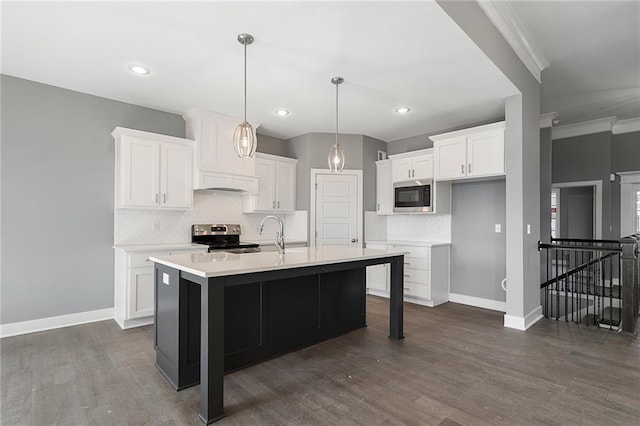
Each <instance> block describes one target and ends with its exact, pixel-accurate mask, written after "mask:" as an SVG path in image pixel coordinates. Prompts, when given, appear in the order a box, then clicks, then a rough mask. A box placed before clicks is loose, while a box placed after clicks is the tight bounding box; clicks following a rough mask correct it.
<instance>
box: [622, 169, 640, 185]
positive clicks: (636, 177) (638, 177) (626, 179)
mask: <svg viewBox="0 0 640 426" xmlns="http://www.w3.org/2000/svg"><path fill="white" fill-rule="evenodd" d="M616 174H617V175H618V176H620V183H621V184H622V183H640V171H637V172H617V173H616Z"/></svg>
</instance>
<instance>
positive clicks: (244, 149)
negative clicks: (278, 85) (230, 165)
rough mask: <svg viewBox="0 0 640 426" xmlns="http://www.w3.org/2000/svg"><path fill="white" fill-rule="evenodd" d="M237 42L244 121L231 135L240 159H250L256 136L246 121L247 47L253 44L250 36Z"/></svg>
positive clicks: (241, 36) (254, 147)
mask: <svg viewBox="0 0 640 426" xmlns="http://www.w3.org/2000/svg"><path fill="white" fill-rule="evenodd" d="M238 42H239V43H240V44H242V45H244V121H243V122H242V123H240V124H239V125H238V127H237V128H236V131H235V132H234V134H233V147H234V149H235V150H236V154H238V157H240V158H250V157H253V154H254V153H255V152H256V146H257V143H256V136H255V133H254V132H253V127H252V126H251V124H250V123H249V122H248V121H247V45H248V44H251V43H253V36H252V35H251V34H244V33H243V34H239V35H238Z"/></svg>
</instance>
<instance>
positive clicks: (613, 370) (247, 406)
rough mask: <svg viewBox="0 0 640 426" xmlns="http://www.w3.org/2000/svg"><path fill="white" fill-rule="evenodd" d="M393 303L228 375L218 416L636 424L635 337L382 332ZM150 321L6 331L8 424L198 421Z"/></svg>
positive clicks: (498, 328) (432, 315)
mask: <svg viewBox="0 0 640 426" xmlns="http://www.w3.org/2000/svg"><path fill="white" fill-rule="evenodd" d="M387 309H388V305H387V301H386V300H384V299H379V298H375V297H371V296H369V297H368V311H367V314H368V325H369V326H368V328H366V329H361V330H358V331H355V332H352V333H350V334H348V335H345V336H342V337H340V338H337V339H333V340H330V341H327V342H324V343H321V344H318V345H315V346H313V347H310V348H307V349H304V350H301V351H298V352H294V353H291V354H288V355H285V356H283V357H280V358H277V359H274V360H271V361H268V362H265V363H262V364H260V365H256V366H253V367H250V368H247V369H245V370H242V371H238V372H236V373H233V374H231V375H228V376H226V378H225V407H226V413H227V417H226V418H225V419H223V420H222V421H220V422H219V423H218V424H220V425H249V424H256V425H257V424H259V425H267V424H273V425H284V424H295V425H298V424H309V425H311V424H318V425H349V424H366V425H378V424H394V425H396V424H416V425H417V424H420V425H457V424H463V425H485V424H486V425H497V424H509V425H511V424H563V425H565V424H601V425H637V424H640V339H633V338H630V337H625V336H621V335H617V334H615V333H611V332H608V331H604V330H599V329H596V328H594V327H590V328H588V327H584V326H579V325H574V324H567V323H561V322H555V321H548V320H542V321H540V322H538V323H537V324H536V325H535V326H534V327H532V328H531V329H530V330H529V331H527V332H520V331H516V330H510V329H505V328H504V327H503V326H502V314H500V313H497V312H492V311H487V310H483V309H478V308H471V307H467V306H463V305H456V304H453V303H448V304H445V305H442V306H440V307H437V308H425V307H420V306H416V305H411V304H406V305H405V335H406V339H405V340H404V341H402V342H396V341H392V340H389V339H388V338H387V331H388V327H387ZM152 331H153V329H152V327H142V328H138V329H133V330H128V331H122V330H120V329H119V328H118V326H117V325H116V323H115V322H114V321H104V322H99V323H93V324H87V325H82V326H76V327H70V328H65V329H59V330H53V331H47V332H42V333H34V334H30V335H24V336H17V337H11V338H6V339H2V341H1V345H2V347H1V354H2V359H1V368H2V372H1V373H2V375H1V379H2V383H1V392H2V394H1V395H2V407H1V418H0V423H1V424H3V425H49V424H65V425H66V424H70V425H189V424H192V425H200V424H201V423H200V421H199V420H198V419H197V417H196V413H197V411H198V406H199V387H197V386H196V387H193V388H190V389H186V390H184V391H181V392H175V391H173V389H172V388H171V387H170V386H169V384H168V383H167V382H165V380H164V379H163V377H162V376H161V375H160V373H159V372H158V371H157V370H156V369H155V367H154V365H153V362H154V352H153V347H152Z"/></svg>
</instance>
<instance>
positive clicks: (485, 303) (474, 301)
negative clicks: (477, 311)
mask: <svg viewBox="0 0 640 426" xmlns="http://www.w3.org/2000/svg"><path fill="white" fill-rule="evenodd" d="M449 302H453V303H460V304H462V305H468V306H475V307H478V308H484V309H491V310H492V311H500V312H506V311H507V302H500V301H498V300H491V299H483V298H481V297H473V296H467V295H465V294H456V293H449Z"/></svg>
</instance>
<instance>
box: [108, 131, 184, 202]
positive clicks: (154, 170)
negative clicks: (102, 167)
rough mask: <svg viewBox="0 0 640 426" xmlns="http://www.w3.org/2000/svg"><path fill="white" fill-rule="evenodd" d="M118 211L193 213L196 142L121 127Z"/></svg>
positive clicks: (115, 133)
mask: <svg viewBox="0 0 640 426" xmlns="http://www.w3.org/2000/svg"><path fill="white" fill-rule="evenodd" d="M112 135H113V137H114V138H115V140H116V167H115V168H116V171H115V177H116V188H115V195H116V200H115V204H116V208H160V209H190V208H191V207H192V206H193V186H192V183H193V166H192V164H193V163H192V162H193V141H190V140H187V139H181V138H175V137H172V136H166V135H158V134H154V133H148V132H142V131H139V130H132V129H125V128H122V127H117V128H116V129H115V130H114V131H113V133H112Z"/></svg>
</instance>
